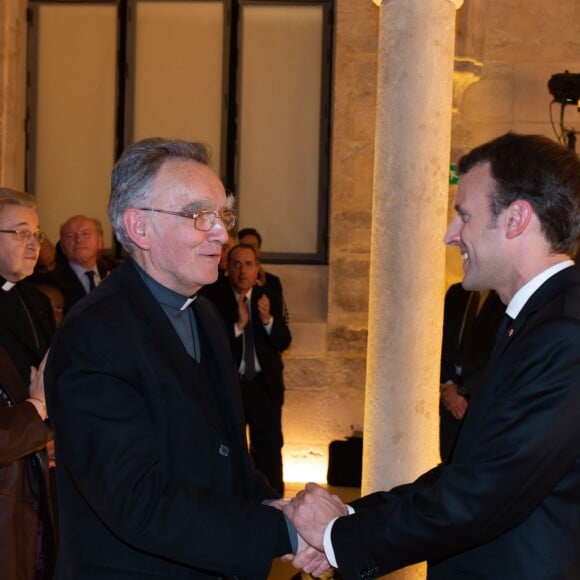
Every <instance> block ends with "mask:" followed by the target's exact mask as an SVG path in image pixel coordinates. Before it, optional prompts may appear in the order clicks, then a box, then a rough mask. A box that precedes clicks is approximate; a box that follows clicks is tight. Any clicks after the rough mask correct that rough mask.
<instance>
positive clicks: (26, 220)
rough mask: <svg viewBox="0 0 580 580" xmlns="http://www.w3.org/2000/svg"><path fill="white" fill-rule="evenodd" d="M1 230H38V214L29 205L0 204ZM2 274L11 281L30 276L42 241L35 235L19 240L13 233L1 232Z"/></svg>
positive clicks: (0, 261) (0, 273)
mask: <svg viewBox="0 0 580 580" xmlns="http://www.w3.org/2000/svg"><path fill="white" fill-rule="evenodd" d="M0 229H1V230H30V231H31V232H35V231H37V230H38V214H37V213H36V211H35V210H33V209H31V208H29V207H22V206H19V205H10V204H3V205H2V206H0ZM0 236H1V237H0V275H1V276H3V277H4V278H5V279H6V280H9V281H10V282H18V281H20V280H22V279H23V278H26V277H27V276H30V275H31V274H32V272H33V270H34V266H35V265H36V261H37V260H38V254H39V252H40V243H39V242H38V240H37V239H36V238H35V237H34V236H30V238H29V239H28V240H24V241H21V240H18V239H17V238H16V236H14V235H13V234H7V233H1V234H0Z"/></svg>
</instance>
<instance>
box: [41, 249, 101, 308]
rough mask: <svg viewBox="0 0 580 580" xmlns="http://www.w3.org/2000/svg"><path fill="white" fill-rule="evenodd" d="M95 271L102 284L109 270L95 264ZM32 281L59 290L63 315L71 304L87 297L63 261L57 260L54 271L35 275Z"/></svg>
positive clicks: (66, 263) (76, 278)
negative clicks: (97, 272) (62, 302)
mask: <svg viewBox="0 0 580 580" xmlns="http://www.w3.org/2000/svg"><path fill="white" fill-rule="evenodd" d="M97 269H98V271H99V276H100V278H101V282H102V281H103V280H104V279H105V277H106V276H107V275H108V274H109V270H108V269H106V268H104V267H103V266H101V265H100V264H97ZM33 281H35V282H36V281H37V282H47V283H49V284H52V285H53V286H56V287H57V288H59V289H60V291H61V292H62V295H63V297H64V312H65V314H66V313H67V312H68V311H69V310H70V308H71V306H72V305H73V304H75V303H76V302H78V301H79V300H80V299H81V298H84V297H85V296H86V295H87V293H86V291H85V288H84V286H83V285H82V284H81V281H80V280H79V278H78V276H77V275H76V274H75V273H74V270H73V269H72V268H71V267H70V264H69V263H68V261H66V260H65V259H61V260H57V262H56V266H55V268H54V270H52V271H50V272H45V273H42V274H35V275H34V277H33Z"/></svg>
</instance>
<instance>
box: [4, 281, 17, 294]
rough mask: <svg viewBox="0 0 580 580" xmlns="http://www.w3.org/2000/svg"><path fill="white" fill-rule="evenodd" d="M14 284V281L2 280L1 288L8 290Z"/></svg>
mask: <svg viewBox="0 0 580 580" xmlns="http://www.w3.org/2000/svg"><path fill="white" fill-rule="evenodd" d="M14 286H16V284H14V282H9V281H8V280H6V282H4V284H2V290H4V292H10V290H12V288H14Z"/></svg>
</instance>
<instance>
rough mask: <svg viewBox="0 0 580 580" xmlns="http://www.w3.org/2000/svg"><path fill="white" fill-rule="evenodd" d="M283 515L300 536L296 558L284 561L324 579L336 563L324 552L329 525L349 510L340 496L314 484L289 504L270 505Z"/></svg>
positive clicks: (288, 501)
mask: <svg viewBox="0 0 580 580" xmlns="http://www.w3.org/2000/svg"><path fill="white" fill-rule="evenodd" d="M271 505H272V506H273V507H275V508H277V509H279V510H281V511H282V512H284V515H285V516H286V517H287V518H288V519H289V520H290V522H291V523H292V525H293V526H294V527H295V528H296V531H297V532H298V550H297V552H296V554H287V555H286V556H283V557H282V560H285V561H287V562H292V564H293V566H294V567H295V568H298V569H300V570H303V571H304V572H306V573H308V574H311V575H312V576H316V577H319V576H322V575H323V574H325V573H326V572H328V571H329V570H330V569H331V568H332V567H333V566H332V565H336V562H334V561H332V560H333V558H331V561H330V562H329V559H328V557H327V555H326V553H325V550H324V535H325V532H326V529H327V527H328V525H329V524H330V523H331V522H332V521H333V520H335V519H336V518H338V517H341V516H346V515H348V514H349V511H348V508H347V506H346V505H345V504H344V503H343V502H342V500H341V499H340V498H339V497H338V496H337V495H331V494H330V493H328V491H327V490H326V489H324V488H323V487H320V486H319V485H317V484H315V483H307V484H306V487H305V488H304V490H302V491H300V492H298V493H297V494H296V497H294V498H292V499H290V500H284V499H280V500H276V501H274V502H273V503H272V504H271Z"/></svg>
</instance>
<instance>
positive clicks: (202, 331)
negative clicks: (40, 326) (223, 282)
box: [45, 139, 328, 580]
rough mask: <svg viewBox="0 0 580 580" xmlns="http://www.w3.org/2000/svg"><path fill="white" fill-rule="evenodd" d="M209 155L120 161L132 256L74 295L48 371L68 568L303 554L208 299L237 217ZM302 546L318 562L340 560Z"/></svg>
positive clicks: (115, 189)
mask: <svg viewBox="0 0 580 580" xmlns="http://www.w3.org/2000/svg"><path fill="white" fill-rule="evenodd" d="M208 161H209V159H208V153H207V151H206V149H205V147H204V146H203V145H201V144H199V143H189V142H185V141H166V140H162V139H146V140H144V141H141V142H138V143H136V144H135V145H133V146H131V147H129V148H128V149H127V150H126V151H125V152H124V153H123V155H122V156H121V158H120V159H119V160H118V161H117V163H116V165H115V167H114V169H113V175H112V181H111V197H110V201H109V218H110V220H111V223H112V226H113V230H114V231H115V235H116V236H117V239H118V240H119V242H120V243H121V244H122V246H123V247H124V249H125V250H126V251H127V253H128V258H126V259H125V261H124V262H123V264H122V265H121V266H119V267H118V268H116V269H115V270H114V271H113V272H112V274H111V275H110V276H109V277H108V278H107V282H106V283H104V284H101V285H100V286H99V287H98V288H96V289H95V290H94V291H93V292H91V294H89V296H88V297H87V298H85V299H83V300H82V301H80V302H78V303H77V304H75V305H74V306H73V308H72V310H71V311H70V312H69V313H68V315H67V317H66V319H65V320H64V322H63V324H62V326H61V327H60V330H59V333H58V335H57V337H56V339H55V342H54V345H53V347H52V349H51V354H50V356H49V359H48V363H47V369H46V374H45V377H46V384H47V393H48V407H49V411H50V413H51V423H52V425H53V427H54V429H55V438H56V440H57V449H56V456H57V466H56V470H57V489H58V493H59V505H60V536H59V537H60V544H59V546H60V549H59V554H58V560H57V571H56V576H55V578H56V579H57V580H65V579H66V580H69V579H70V580H78V579H79V578H82V579H83V580H97V579H99V580H100V579H101V578H105V577H107V578H113V577H114V578H116V579H121V578H127V579H129V578H140V579H141V580H144V579H146V578H173V579H174V580H177V579H182V580H185V579H209V578H213V579H216V580H217V579H218V578H226V577H227V578H240V579H241V578H251V579H255V580H258V579H265V578H267V576H268V572H269V570H270V566H271V560H272V558H274V557H276V556H282V555H285V554H288V553H290V552H292V541H291V535H290V532H289V530H290V528H289V527H288V525H287V523H286V520H285V518H284V516H283V514H282V512H281V511H279V510H277V509H274V508H273V507H271V506H268V505H264V504H263V503H262V502H263V500H264V499H273V498H277V494H276V492H275V491H274V490H273V489H272V488H270V487H269V486H268V485H267V483H266V480H265V478H264V476H263V475H262V474H260V473H259V472H257V471H255V470H254V469H253V467H252V466H251V462H250V459H249V455H248V449H247V443H246V438H245V430H244V419H243V412H242V407H241V398H240V391H239V378H238V369H237V367H236V365H235V363H234V360H233V357H232V353H231V350H230V348H229V343H228V337H227V334H226V331H225V328H224V324H223V321H222V319H221V316H220V314H219V312H218V311H217V310H216V309H215V307H214V306H213V305H212V304H211V303H210V302H209V301H208V300H207V299H206V298H205V297H203V296H197V292H198V291H199V290H200V288H201V287H202V286H203V285H204V284H210V283H212V282H214V281H215V280H216V278H217V269H218V262H219V259H220V253H221V246H222V244H224V243H225V242H226V240H227V231H228V229H231V228H233V227H234V225H235V220H236V213H235V212H234V211H233V209H232V205H233V198H230V197H227V196H226V193H225V190H224V187H223V185H222V183H221V181H220V180H219V179H218V177H217V176H216V175H215V174H214V172H213V171H212V170H211V169H210V168H209V166H208ZM294 539H296V538H295V537H294ZM301 546H304V545H303V544H301ZM303 550H304V551H303ZM306 550H307V551H308V552H310V553H311V554H312V558H311V560H310V565H309V568H310V570H312V571H314V572H318V573H321V572H323V571H324V570H326V569H327V568H328V564H327V562H326V559H325V558H324V557H323V556H322V555H321V554H319V553H316V552H315V551H314V550H313V549H312V548H304V547H302V548H301V549H300V553H301V554H303V553H304V554H306V553H308V552H306Z"/></svg>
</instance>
